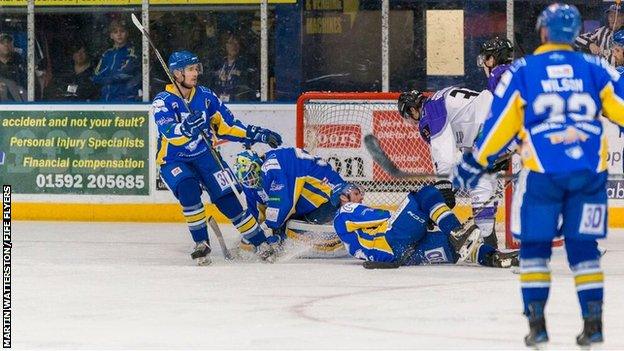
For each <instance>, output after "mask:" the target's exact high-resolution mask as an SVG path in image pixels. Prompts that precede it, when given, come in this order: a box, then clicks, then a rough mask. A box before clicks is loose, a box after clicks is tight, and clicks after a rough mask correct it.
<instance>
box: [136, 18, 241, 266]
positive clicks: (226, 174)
mask: <svg viewBox="0 0 624 351" xmlns="http://www.w3.org/2000/svg"><path fill="white" fill-rule="evenodd" d="M131 17H132V23H134V25H135V26H136V27H137V29H138V30H139V31H141V33H142V34H143V36H144V37H145V38H146V39H147V41H148V42H149V44H150V46H151V47H152V49H153V50H154V52H155V53H156V57H157V58H158V61H159V62H160V65H161V66H162V69H163V70H164V71H165V74H166V75H167V78H169V81H170V82H171V83H172V84H173V86H174V87H175V88H176V90H177V92H178V94H179V95H180V97H181V98H182V102H183V103H184V107H186V110H187V111H188V112H189V113H192V112H193V111H192V110H191V108H190V107H189V105H188V102H187V101H186V99H185V98H184V96H183V95H182V91H181V90H180V87H179V86H178V83H177V82H176V80H175V79H174V78H173V75H171V71H169V68H168V67H167V64H166V63H165V60H164V59H163V57H162V55H160V52H159V51H158V49H157V48H156V45H154V42H152V39H151V38H150V35H149V33H148V32H147V30H146V29H145V27H143V25H142V24H141V22H140V21H139V19H138V18H137V17H136V16H135V15H134V13H132V14H131ZM201 136H202V138H203V139H204V141H205V142H206V144H207V145H208V149H210V153H211V154H212V157H213V158H214V160H215V161H216V162H217V164H218V165H219V168H221V171H222V172H223V175H224V177H226V178H228V183H229V185H230V189H232V191H233V192H234V195H236V199H238V202H240V204H241V206H242V207H243V210H246V209H247V203H246V202H245V201H243V200H242V195H241V194H240V193H239V192H238V189H236V186H234V182H233V181H232V180H231V179H230V175H232V174H231V173H230V172H228V171H226V169H225V167H224V166H223V164H222V163H221V159H220V157H219V154H218V153H217V151H216V150H215V149H214V147H213V146H212V145H213V144H212V142H211V141H210V139H209V138H208V135H206V132H205V131H203V130H202V131H201ZM232 177H234V176H233V175H232ZM234 178H235V177H234ZM208 222H209V223H210V227H211V228H212V229H213V231H214V232H215V236H216V237H217V239H218V241H219V245H220V246H221V249H222V251H223V255H224V257H225V259H231V257H232V256H231V255H230V252H229V250H228V248H227V247H226V246H225V240H224V239H223V234H222V233H221V230H220V229H219V226H218V225H217V223H216V222H215V221H214V219H213V218H212V217H210V218H209V219H208ZM215 228H216V230H215Z"/></svg>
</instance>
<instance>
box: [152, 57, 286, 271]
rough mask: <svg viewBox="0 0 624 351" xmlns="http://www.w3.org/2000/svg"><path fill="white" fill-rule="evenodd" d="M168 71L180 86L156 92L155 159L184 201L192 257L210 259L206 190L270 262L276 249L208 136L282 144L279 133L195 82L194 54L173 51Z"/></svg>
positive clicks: (197, 71) (197, 69) (198, 69)
mask: <svg viewBox="0 0 624 351" xmlns="http://www.w3.org/2000/svg"><path fill="white" fill-rule="evenodd" d="M169 70H170V71H171V72H172V75H173V76H174V79H175V80H176V84H177V86H178V88H176V87H175V86H173V85H167V86H166V89H165V91H163V92H161V93H159V94H158V95H156V97H155V98H154V101H153V103H152V107H151V110H150V114H152V115H153V118H154V121H155V122H156V125H157V126H158V145H157V153H156V162H157V164H158V165H159V166H160V175H161V178H162V179H163V181H164V182H165V183H166V184H167V186H168V187H169V189H171V191H172V192H173V194H174V195H175V196H176V198H177V199H178V201H179V202H180V204H181V205H182V212H183V214H184V217H185V218H186V221H187V224H188V227H189V230H190V232H191V236H192V237H193V241H195V249H194V251H193V253H192V254H191V257H192V258H193V259H196V260H197V262H198V264H200V265H205V264H209V263H210V259H209V257H208V254H209V253H210V243H209V241H208V232H207V229H206V214H205V211H204V204H203V203H202V201H201V194H202V192H203V190H202V189H205V190H206V191H207V192H208V194H209V195H210V200H211V201H212V203H214V204H215V205H216V206H217V208H218V209H219V211H221V213H223V214H224V215H225V216H226V217H227V218H229V219H230V220H231V221H232V223H233V224H234V226H235V227H236V229H238V231H239V232H240V233H241V234H243V238H244V240H245V241H246V242H248V243H250V244H252V245H253V246H254V247H255V248H256V251H257V253H258V255H259V256H260V257H261V258H262V259H264V260H267V261H271V260H272V258H273V257H274V255H275V253H274V250H273V249H272V248H271V246H270V245H269V244H268V243H267V242H266V236H265V234H264V232H263V230H262V228H261V227H260V226H259V225H258V223H257V222H256V219H255V217H254V216H253V215H252V214H251V213H250V212H249V211H246V210H243V207H242V204H241V203H240V202H239V200H238V199H237V197H236V195H235V194H234V192H233V191H232V189H231V187H230V182H232V181H234V180H235V179H234V176H233V174H232V171H231V170H230V169H229V167H228V166H227V164H226V163H225V162H223V160H222V159H221V157H220V156H218V154H216V153H215V154H214V155H213V153H212V152H211V150H210V148H211V147H212V146H211V145H210V144H209V139H210V138H211V137H216V138H221V139H226V140H231V141H238V142H249V143H254V142H261V143H266V144H269V145H270V146H271V147H277V146H279V145H280V144H281V143H282V140H281V137H280V136H279V134H277V133H275V132H272V131H270V130H268V129H264V128H260V127H256V126H252V125H248V126H245V125H244V124H243V123H241V122H240V121H238V120H236V119H235V118H234V116H233V115H232V112H230V110H229V109H228V108H227V107H226V106H225V105H224V104H223V103H222V102H221V101H220V100H219V98H218V97H217V96H216V95H215V94H214V93H213V92H212V91H211V90H210V89H208V88H206V87H204V86H197V77H198V75H199V74H200V73H201V64H200V63H199V59H198V58H197V56H195V55H194V54H192V53H190V52H188V51H178V52H174V53H173V54H172V55H171V57H170V58H169ZM178 89H179V90H178ZM179 93H181V94H182V96H180V95H179ZM182 99H185V100H186V102H187V104H188V107H189V108H190V109H191V111H188V110H187V107H186V104H185V103H184V101H183V100H182ZM215 156H216V158H218V159H216V158H215ZM219 163H221V165H219Z"/></svg>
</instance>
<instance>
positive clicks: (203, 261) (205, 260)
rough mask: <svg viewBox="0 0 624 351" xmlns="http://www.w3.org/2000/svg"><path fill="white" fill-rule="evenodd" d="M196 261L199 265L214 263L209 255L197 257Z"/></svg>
mask: <svg viewBox="0 0 624 351" xmlns="http://www.w3.org/2000/svg"><path fill="white" fill-rule="evenodd" d="M195 262H196V263H197V265H198V266H209V265H211V264H212V260H211V259H210V257H208V256H206V257H199V258H196V259H195Z"/></svg>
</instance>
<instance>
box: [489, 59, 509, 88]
mask: <svg viewBox="0 0 624 351" xmlns="http://www.w3.org/2000/svg"><path fill="white" fill-rule="evenodd" d="M509 66H511V65H499V66H496V67H494V69H493V70H492V72H490V76H489V77H488V83H487V89H488V90H489V91H490V92H492V93H493V92H494V89H496V86H497V85H498V82H499V81H500V79H501V76H502V75H503V73H505V71H506V70H507V68H509Z"/></svg>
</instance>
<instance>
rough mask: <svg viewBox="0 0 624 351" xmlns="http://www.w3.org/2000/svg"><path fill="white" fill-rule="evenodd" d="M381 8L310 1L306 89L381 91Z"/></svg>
mask: <svg viewBox="0 0 624 351" xmlns="http://www.w3.org/2000/svg"><path fill="white" fill-rule="evenodd" d="M380 9H381V8H380V2H379V1H358V0H345V1H313V0H305V1H304V8H303V23H302V27H301V30H302V40H303V43H302V45H303V50H302V52H303V53H302V56H301V70H302V72H301V77H302V78H301V79H302V80H301V90H302V91H312V90H332V91H376V90H377V91H378V90H381V10H380ZM278 83H279V82H278Z"/></svg>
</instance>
